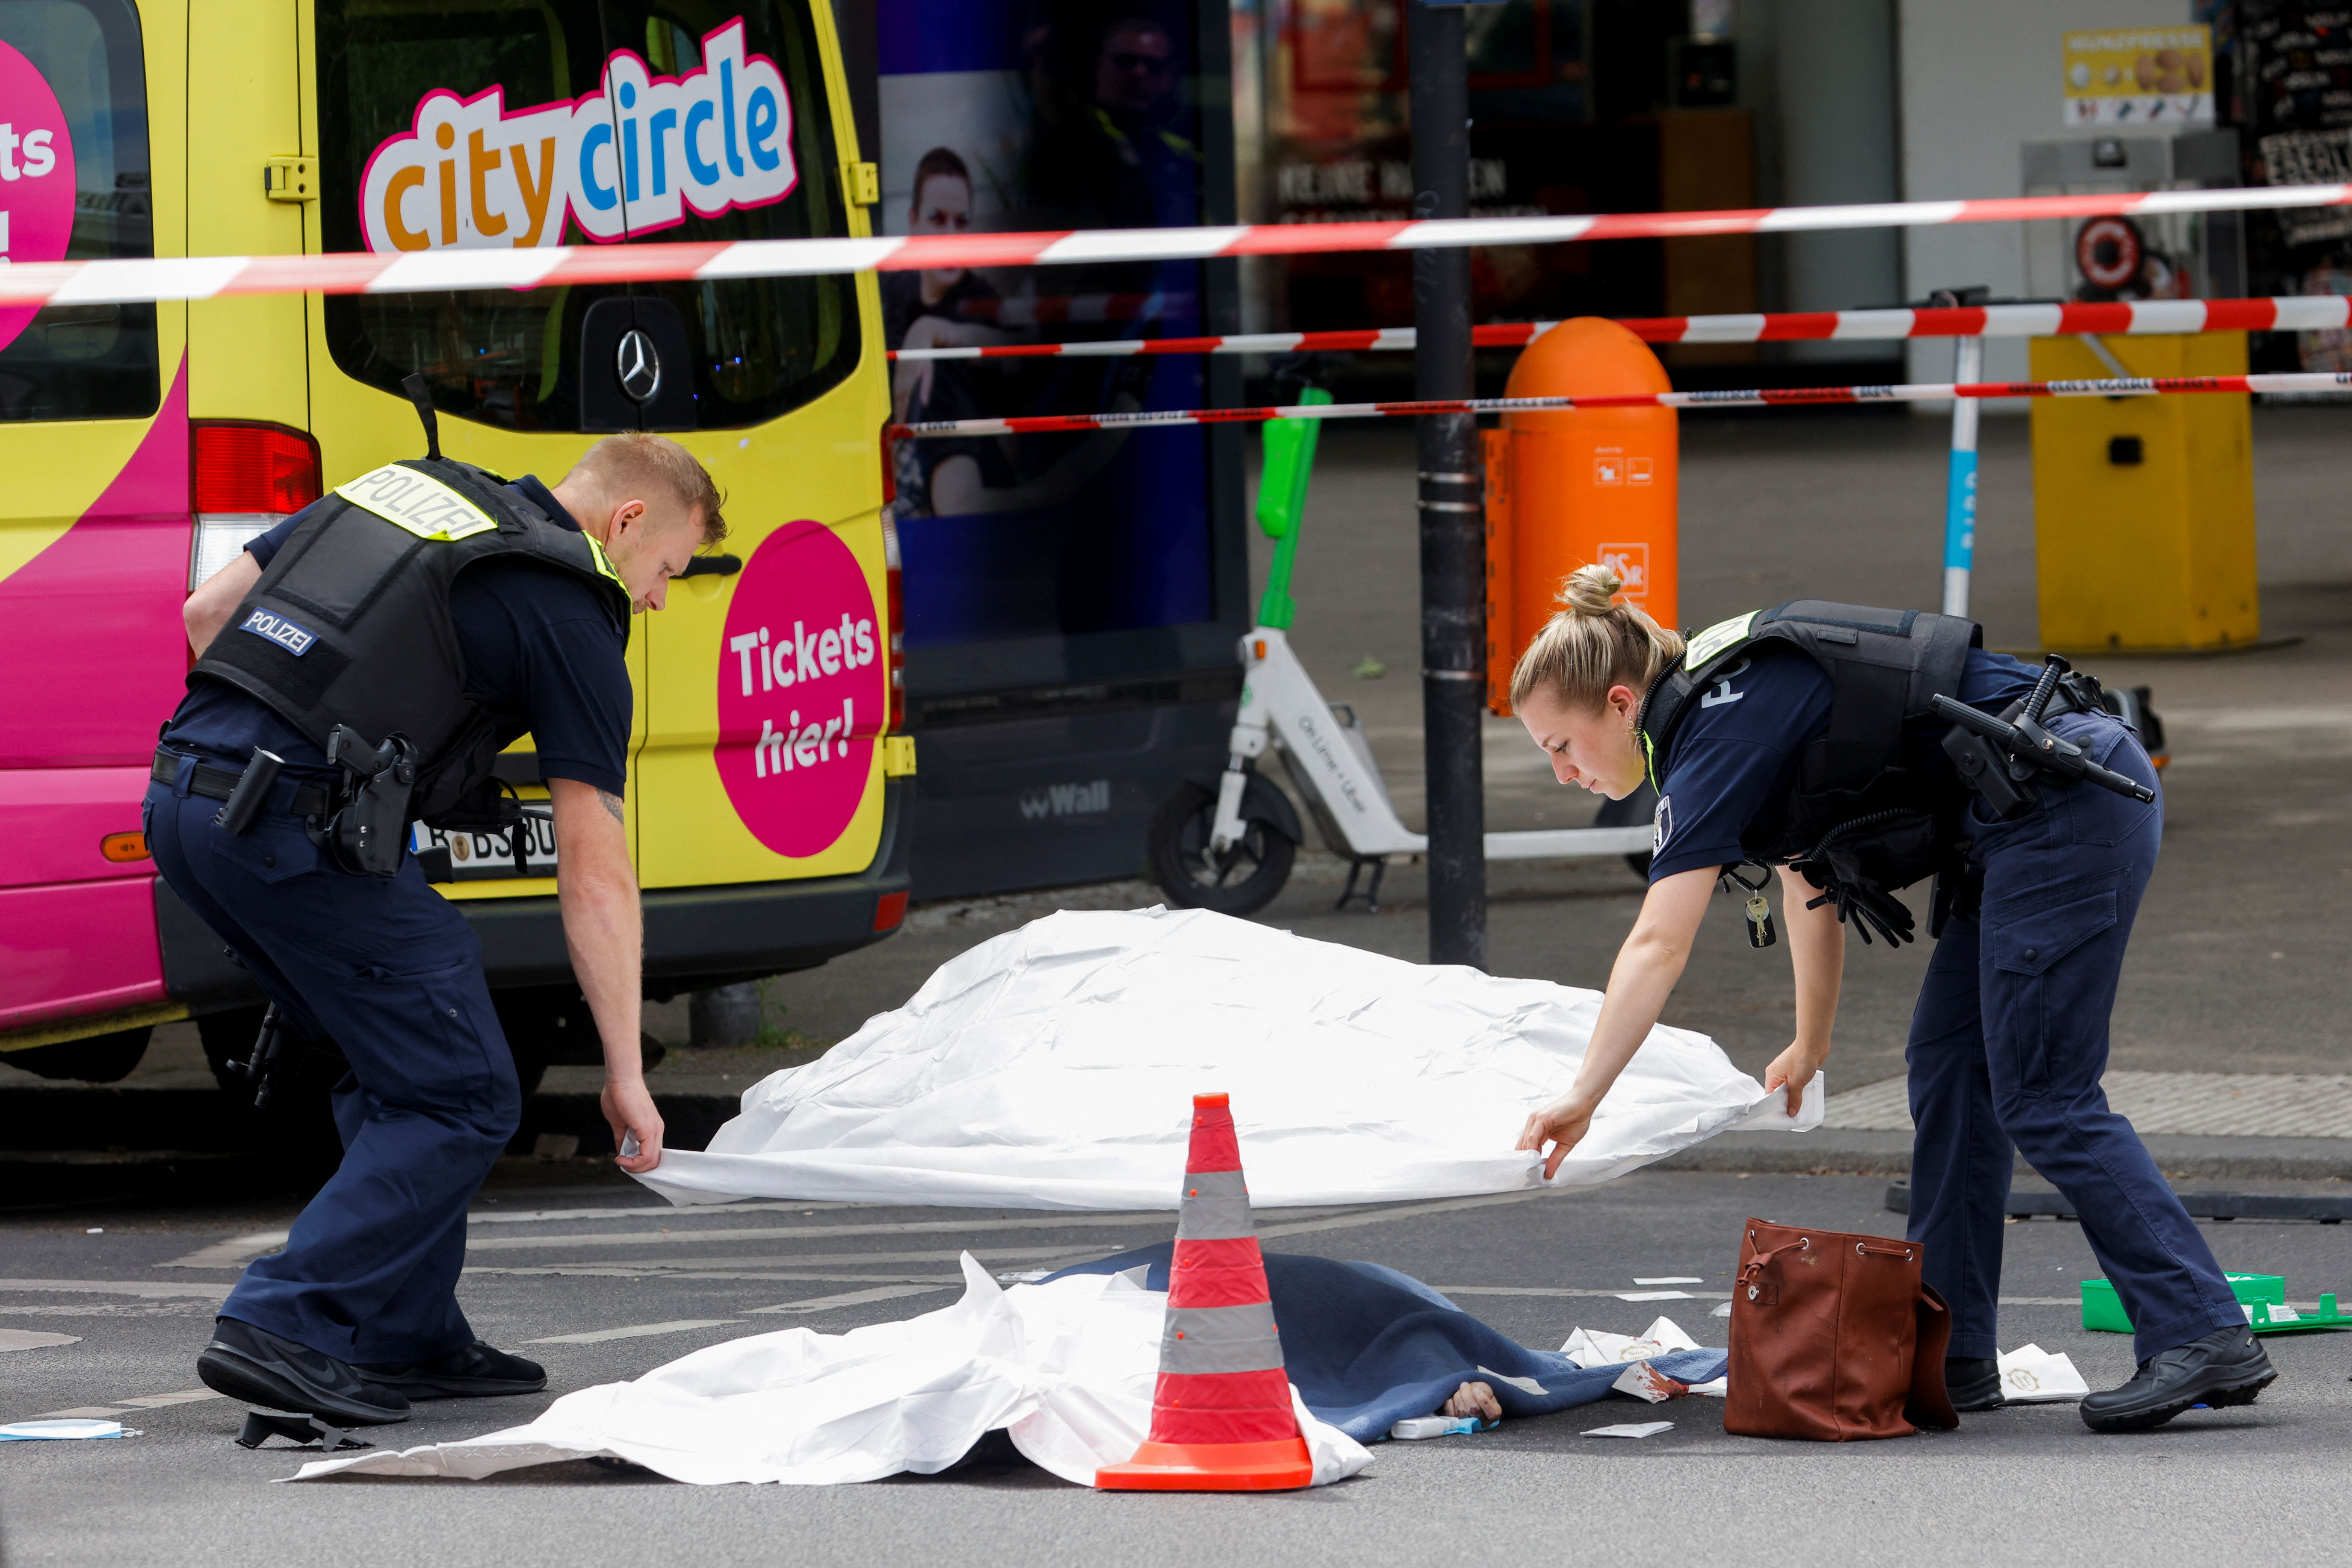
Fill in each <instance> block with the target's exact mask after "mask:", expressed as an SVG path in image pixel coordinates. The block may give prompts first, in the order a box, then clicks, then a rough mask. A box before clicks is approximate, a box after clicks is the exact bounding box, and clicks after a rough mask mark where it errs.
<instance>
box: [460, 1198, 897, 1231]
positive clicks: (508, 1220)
mask: <svg viewBox="0 0 2352 1568" xmlns="http://www.w3.org/2000/svg"><path fill="white" fill-rule="evenodd" d="M883 1206H884V1205H880V1204H846V1203H833V1202H826V1203H805V1204H793V1203H757V1204H725V1205H709V1206H707V1207H706V1206H705V1205H700V1204H698V1205H694V1207H693V1208H690V1209H681V1208H673V1207H671V1206H670V1205H668V1204H646V1205H633V1206H631V1207H629V1208H625V1209H615V1208H604V1209H520V1210H517V1211H516V1212H515V1213H513V1214H505V1213H501V1212H500V1211H499V1210H497V1209H476V1210H474V1211H473V1212H472V1213H470V1214H468V1215H466V1223H467V1225H469V1226H471V1225H541V1224H549V1223H552V1222H554V1221H557V1220H566V1219H675V1218H677V1217H678V1216H679V1215H686V1214H692V1213H695V1212H697V1211H700V1212H704V1213H708V1214H712V1215H721V1214H765V1213H772V1214H808V1213H811V1212H813V1211H815V1210H818V1209H857V1208H869V1209H870V1208H880V1207H883Z"/></svg>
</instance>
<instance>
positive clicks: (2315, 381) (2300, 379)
mask: <svg viewBox="0 0 2352 1568" xmlns="http://www.w3.org/2000/svg"><path fill="white" fill-rule="evenodd" d="M2182 392H2352V371H2293V372H2280V373H2277V374H2260V375H2172V376H2116V377H2111V378H2108V379H2105V380H2101V381H1970V382H1949V381H1927V382H1911V383H1906V384H1901V385H1895V386H1795V387H1780V388H1759V389H1757V390H1754V391H1747V392H1630V393H1619V394H1612V395H1608V396H1602V397H1448V398H1436V399H1425V400H1423V401H1420V402H1412V403H1294V404H1287V405H1283V406H1281V407H1273V408H1168V409H1145V410H1142V411H1139V412H1137V413H1133V414H1023V415H1009V416H1006V417H1004V418H1002V419H934V420H929V421H926V422H924V423H922V424H918V425H893V426H890V428H889V430H888V431H887V438H888V439H891V440H898V439H901V438H908V437H911V438H914V439H917V440H920V439H923V438H925V437H940V436H1034V435H1042V434H1045V433H1047V432H1050V431H1063V430H1131V429H1139V428H1145V427H1149V426H1158V425H1259V424H1264V423H1265V421H1267V420H1269V419H1410V418H1415V417H1418V416H1422V415H1426V414H1528V413H1540V412H1544V411H1548V410H1558V409H1565V408H1772V407H1789V406H1793V405H1818V404H1831V403H1941V402H1946V401H1948V400H1949V399H1952V398H1958V397H2147V396H2151V395H2160V394H2166V393H2182Z"/></svg>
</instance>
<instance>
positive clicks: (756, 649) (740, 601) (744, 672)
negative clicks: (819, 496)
mask: <svg viewBox="0 0 2352 1568" xmlns="http://www.w3.org/2000/svg"><path fill="white" fill-rule="evenodd" d="M720 637H721V639H722V640H721V642H720V644H719V743H718V745H717V747H716V749H715V750H714V752H713V753H712V755H713V760H714V761H715V762H716V763H718V766H719V781H720V782H721V783H722V784H725V785H726V786H727V798H728V800H729V801H730V803H731V804H732V805H734V807H735V815H736V816H739V817H740V818H741V819H742V822H743V826H746V827H748V828H750V829H751V836H752V837H755V838H757V839H758V840H759V841H760V842H761V844H763V845H765V846H767V847H769V848H770V849H772V850H773V851H774V852H775V853H777V854H779V855H790V856H793V857H795V858H802V857H806V856H810V855H814V854H817V853H818V852H819V851H821V850H824V849H825V848H827V847H830V846H831V845H832V844H833V842H834V840H835V839H837V838H839V837H841V835H842V831H843V829H845V828H846V827H847V826H849V822H850V818H852V817H854V816H856V815H857V805H858V802H859V801H861V800H863V799H864V798H865V795H866V781H867V780H868V779H869V778H870V777H872V776H873V772H874V746H875V742H876V739H877V737H878V736H879V735H880V734H881V732H882V725H883V721H884V719H885V716H886V711H887V708H886V705H887V701H888V698H889V687H888V685H887V680H888V669H889V665H888V661H887V659H885V658H883V657H882V656H883V654H884V652H885V651H886V650H885V649H884V647H883V645H882V626H881V617H880V616H877V614H876V613H875V609H874V591H873V589H872V588H871V587H869V586H868V585H867V584H866V573H865V571H864V569H863V568H861V567H860V566H859V565H858V563H857V557H856V555H855V554H853V553H852V552H851V551H850V548H849V546H848V545H846V544H844V543H843V542H841V540H840V539H839V538H838V537H837V536H836V535H835V533H834V531H833V530H831V529H829V528H827V527H825V526H824V524H823V523H821V522H812V521H806V520H803V521H799V522H789V523H786V524H785V525H784V526H783V527H782V528H780V529H778V530H777V531H775V532H773V533H772V534H770V535H769V536H768V537H767V538H766V539H765V540H763V541H761V544H760V547H759V548H758V549H757V550H755V551H753V552H751V560H749V561H747V562H745V563H743V571H742V574H740V576H739V577H737V578H736V580H735V596H734V598H733V599H732V601H730V604H729V605H728V606H727V625H726V627H725V629H724V630H723V631H722V632H721V633H720Z"/></svg>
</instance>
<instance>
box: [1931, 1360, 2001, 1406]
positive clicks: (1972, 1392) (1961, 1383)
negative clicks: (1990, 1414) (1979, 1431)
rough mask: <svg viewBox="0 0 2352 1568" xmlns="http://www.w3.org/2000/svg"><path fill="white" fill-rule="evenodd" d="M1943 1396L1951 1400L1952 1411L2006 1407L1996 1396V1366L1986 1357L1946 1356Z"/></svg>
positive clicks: (1997, 1395)
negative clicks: (1945, 1395) (1947, 1396)
mask: <svg viewBox="0 0 2352 1568" xmlns="http://www.w3.org/2000/svg"><path fill="white" fill-rule="evenodd" d="M1944 1392H1945V1393H1947V1394H1950V1395H1951V1396H1952V1408H1953V1409H1955V1410H1963V1411H1965V1410H1997V1409H1999V1408H2000V1406H2001V1405H2003V1404H2005V1403H2007V1402H2006V1401H2005V1400H2004V1399H2003V1398H2002V1397H2001V1393H2000V1363H1999V1362H1997V1361H1995V1360H1993V1359H1992V1358H1991V1357H1990V1356H1963V1355H1953V1356H1946V1357H1945V1358H1944Z"/></svg>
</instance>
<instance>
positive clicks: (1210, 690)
mask: <svg viewBox="0 0 2352 1568" xmlns="http://www.w3.org/2000/svg"><path fill="white" fill-rule="evenodd" d="M1225 35H1226V21H1225V16H1224V8H1223V6H1222V5H1187V4H1183V3H1181V0H1180V3H1174V4H1150V3H1135V0H1126V3H1119V0H1108V3H1094V0H970V3H968V4H961V5H954V6H942V5H933V4H927V3H924V0H882V3H881V4H880V5H879V7H878V12H877V44H878V48H877V60H878V66H879V83H878V95H879V110H880V114H879V119H880V124H881V128H882V143H881V158H880V162H881V188H882V200H881V205H880V207H879V209H878V212H877V219H876V225H877V228H879V229H880V230H881V231H882V232H884V233H887V234H952V233H958V232H964V231H972V230H982V231H985V230H1027V229H1068V228H1096V229H1099V228H1139V227H1150V226H1190V225H1197V224H1204V223H1220V222H1230V221H1232V213H1233V208H1232V184H1233V172H1232V171H1233V166H1234V160H1233V152H1232V142H1231V132H1232V125H1231V121H1230V116H1221V115H1216V114H1210V113H1205V112H1203V109H1202V105H1203V104H1205V103H1212V102H1220V101H1222V100H1223V90H1224V89H1223V71H1224V65H1223V48H1224V39H1225ZM1230 276H1231V274H1230V264H1225V263H1216V264H1207V263H1201V262H1194V261H1154V262H1121V263H1107V264H1103V265H1098V266H1092V265H1090V266H1056V267H1052V268H941V269H937V270H931V271H923V272H899V273H889V274H885V275H884V277H883V278H882V279H881V291H882V317H883V331H884V336H885V339H886V341H887V343H888V344H889V346H890V347H892V348H894V349H898V348H940V347H961V346H980V345H989V344H1006V343H1042V342H1100V341H1106V340H1114V339H1130V338H1145V337H1169V336H1187V335H1192V334H1197V333H1201V332H1208V331H1229V330H1232V327H1233V325H1234V320H1233V318H1232V317H1231V314H1230V310H1229V308H1228V309H1227V311H1226V313H1225V314H1223V315H1221V314H1220V309H1219V306H1218V304H1217V300H1218V299H1219V298H1221V297H1223V298H1227V299H1229V298H1230V288H1231V284H1230ZM1221 289H1223V290H1226V291H1227V292H1226V293H1225V294H1224V295H1223V296H1221V295H1220V290H1221ZM1234 374H1235V368H1234V366H1233V365H1232V364H1231V363H1223V364H1218V363H1213V362H1211V361H1208V360H1206V359H1203V358H1198V357H1191V356H1129V357H1121V358H1108V357H1105V358H1085V357H1073V356H1055V357H1036V358H1025V359H1022V358H1015V359H992V360H987V361H981V360H964V361H956V360H945V361H936V360H935V361H925V362H906V363H900V364H898V366H896V367H895V369H894V373H893V377H892V384H891V399H892V412H893V415H894V416H895V417H897V418H898V419H900V420H906V421H917V420H930V419H966V418H975V417H982V416H992V415H1009V414H1058V413H1087V414H1092V413H1100V412H1108V411H1129V410H1140V409H1163V408H1192V407H1200V406H1202V405H1206V404H1210V403H1213V402H1217V401H1220V400H1221V399H1222V400H1223V401H1225V402H1232V401H1234V390H1236V389H1231V388H1229V389H1227V390H1226V391H1225V392H1223V393H1221V392H1220V391H1219V386H1220V384H1221V382H1222V381H1223V380H1225V379H1230V378H1232V377H1233V376H1234ZM1239 453H1240V443H1239V440H1238V439H1237V438H1236V437H1234V435H1233V434H1232V433H1229V432H1216V431H1209V430H1204V429H1201V428H1199V427H1186V428H1169V429H1154V430H1120V431H1099V432H1092V433H1085V434H1076V435H1044V436H1034V435H1032V436H1019V437H991V438H977V439H967V438H958V439H951V440H908V441H902V442H899V443H898V444H897V445H896V447H895V448H894V451H893V478H894V479H895V481H896V485H897V492H898V493H897V500H896V501H895V503H894V505H893V508H892V515H893V519H894V523H895V527H896V529H897V535H898V548H899V552H900V556H901V560H902V562H903V565H904V592H905V614H906V627H907V645H908V699H909V710H910V717H911V721H912V727H913V728H914V730H915V731H916V732H917V734H918V737H919V744H920V747H921V752H922V757H923V768H922V772H921V773H920V774H919V789H920V792H921V795H920V799H921V805H920V807H919V810H918V812H917V815H916V832H917V836H918V837H917V844H916V852H915V866H916V877H917V893H918V895H919V896H924V897H931V896H940V895H945V894H949V893H962V892H972V891H982V890H990V889H1002V888H1009V887H1016V886H1045V885H1053V884H1056V883H1065V882H1070V881H1081V880H1090V879H1102V878H1109V877H1118V876H1126V875H1132V874H1133V873H1134V871H1135V868H1137V867H1138V866H1139V865H1140V864H1141V859H1142V840H1143V828H1144V826H1145V825H1146V823H1148V821H1149V820H1150V814H1151V812H1152V810H1153V809H1154V808H1155V807H1156V806H1157V805H1159V803H1160V800H1161V799H1163V798H1165V796H1166V795H1167V794H1168V792H1169V791H1170V790H1171V788H1172V787H1173V786H1174V785H1175V784H1176V782H1177V781H1178V780H1179V779H1181V778H1182V777H1184V776H1186V775H1187V774H1189V773H1193V772H1198V771H1201V770H1203V769H1213V768H1215V767H1216V766H1217V765H1219V764H1220V763H1222V761H1223V742H1224V730H1225V726H1226V725H1227V724H1228V723H1229V722H1230V716H1231V706H1230V700H1231V698H1232V697H1233V696H1234V695H1235V694H1236V693H1237V691H1238V689H1239V684H1240V683H1239V676H1238V672H1237V668H1236V666H1235V662H1234V639H1235V638H1236V637H1238V636H1239V634H1240V632H1241V630H1242V616H1243V613H1244V612H1243V600H1244V590H1245V584H1244V583H1243V581H1242V576H1243V574H1242V570H1241V564H1240V563H1241V558H1242V550H1241V545H1240V537H1239V536H1240V507H1239V501H1240V494H1239V462H1238V458H1239Z"/></svg>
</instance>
